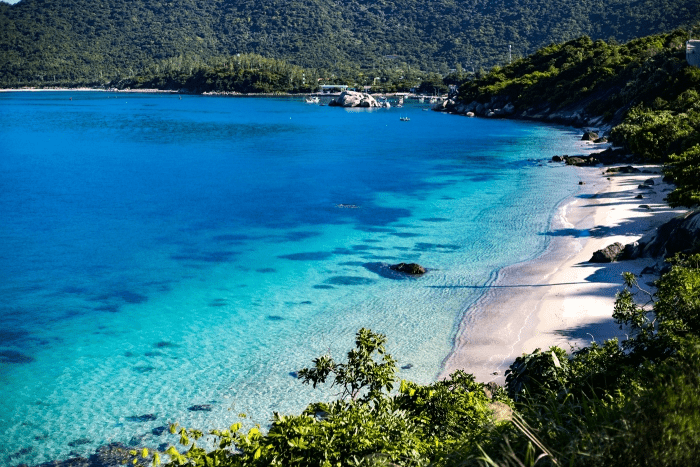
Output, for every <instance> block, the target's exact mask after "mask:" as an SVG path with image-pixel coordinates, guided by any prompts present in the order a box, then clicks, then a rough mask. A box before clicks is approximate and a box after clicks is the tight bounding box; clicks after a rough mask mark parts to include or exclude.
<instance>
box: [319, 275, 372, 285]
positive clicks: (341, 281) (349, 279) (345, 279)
mask: <svg viewBox="0 0 700 467" xmlns="http://www.w3.org/2000/svg"><path fill="white" fill-rule="evenodd" d="M325 282H326V283H327V284H333V285H368V284H372V283H374V282H376V281H375V280H374V279H370V278H369V277H358V276H334V277H331V278H330V279H328V280H326V281H325Z"/></svg>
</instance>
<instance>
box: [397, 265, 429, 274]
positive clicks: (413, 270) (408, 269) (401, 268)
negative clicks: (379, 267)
mask: <svg viewBox="0 0 700 467" xmlns="http://www.w3.org/2000/svg"><path fill="white" fill-rule="evenodd" d="M389 269H392V270H394V271H398V272H403V273H404V274H411V275H414V276H418V275H421V274H425V268H424V267H423V266H421V265H420V264H416V263H399V264H392V265H391V266H389Z"/></svg>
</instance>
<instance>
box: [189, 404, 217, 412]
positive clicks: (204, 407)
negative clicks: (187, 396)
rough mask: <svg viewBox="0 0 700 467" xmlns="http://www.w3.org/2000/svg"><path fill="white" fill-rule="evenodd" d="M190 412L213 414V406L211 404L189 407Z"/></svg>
mask: <svg viewBox="0 0 700 467" xmlns="http://www.w3.org/2000/svg"><path fill="white" fill-rule="evenodd" d="M187 410H189V411H190V412H211V405H209V404H197V405H193V406H191V407H187Z"/></svg>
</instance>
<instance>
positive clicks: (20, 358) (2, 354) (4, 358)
mask: <svg viewBox="0 0 700 467" xmlns="http://www.w3.org/2000/svg"><path fill="white" fill-rule="evenodd" d="M33 361H34V357H30V356H29V355H24V354H23V353H19V352H17V351H16V350H0V362H1V363H31V362H33Z"/></svg>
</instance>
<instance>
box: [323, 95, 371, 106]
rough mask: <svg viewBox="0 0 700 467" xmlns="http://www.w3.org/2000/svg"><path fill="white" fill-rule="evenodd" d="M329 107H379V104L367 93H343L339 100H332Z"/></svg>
mask: <svg viewBox="0 0 700 467" xmlns="http://www.w3.org/2000/svg"><path fill="white" fill-rule="evenodd" d="M328 105H329V106H331V107H333V106H335V107H379V103H378V102H377V101H376V100H375V99H374V97H372V96H370V95H369V94H367V93H365V92H357V91H343V92H342V93H340V96H338V98H337V99H332V100H331V101H330V102H329V103H328Z"/></svg>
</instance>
